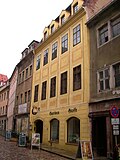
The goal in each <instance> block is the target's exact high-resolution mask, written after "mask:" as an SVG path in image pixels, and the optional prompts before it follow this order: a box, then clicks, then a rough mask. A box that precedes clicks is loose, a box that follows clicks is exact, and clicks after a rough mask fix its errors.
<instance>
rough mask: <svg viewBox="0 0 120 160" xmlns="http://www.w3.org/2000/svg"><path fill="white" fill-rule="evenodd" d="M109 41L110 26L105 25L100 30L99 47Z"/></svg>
mask: <svg viewBox="0 0 120 160" xmlns="http://www.w3.org/2000/svg"><path fill="white" fill-rule="evenodd" d="M107 41H108V25H107V24H105V25H104V26H102V27H101V28H100V29H99V45H102V44H104V43H105V42H107Z"/></svg>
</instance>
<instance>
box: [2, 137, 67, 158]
mask: <svg viewBox="0 0 120 160" xmlns="http://www.w3.org/2000/svg"><path fill="white" fill-rule="evenodd" d="M0 160H67V158H64V157H60V156H58V155H55V154H51V153H49V152H46V151H43V150H40V151H39V150H37V149H33V150H32V151H31V150H30V149H28V148H25V147H18V146H17V145H16V143H15V142H11V141H5V139H4V137H1V136H0Z"/></svg>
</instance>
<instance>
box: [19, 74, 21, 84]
mask: <svg viewBox="0 0 120 160" xmlns="http://www.w3.org/2000/svg"><path fill="white" fill-rule="evenodd" d="M19 83H21V74H19Z"/></svg>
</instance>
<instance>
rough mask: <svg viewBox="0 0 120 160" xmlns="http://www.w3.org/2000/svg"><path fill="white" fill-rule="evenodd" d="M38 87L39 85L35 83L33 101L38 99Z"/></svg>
mask: <svg viewBox="0 0 120 160" xmlns="http://www.w3.org/2000/svg"><path fill="white" fill-rule="evenodd" d="M38 89H39V85H36V86H35V90H34V102H37V101H38Z"/></svg>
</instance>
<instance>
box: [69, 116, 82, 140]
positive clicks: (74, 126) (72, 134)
mask: <svg viewBox="0 0 120 160" xmlns="http://www.w3.org/2000/svg"><path fill="white" fill-rule="evenodd" d="M78 139H80V120H79V119H78V118H75V117H72V118H69V119H68V120H67V141H68V143H77V142H78Z"/></svg>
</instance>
